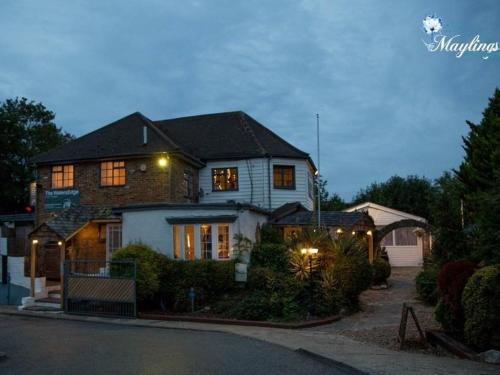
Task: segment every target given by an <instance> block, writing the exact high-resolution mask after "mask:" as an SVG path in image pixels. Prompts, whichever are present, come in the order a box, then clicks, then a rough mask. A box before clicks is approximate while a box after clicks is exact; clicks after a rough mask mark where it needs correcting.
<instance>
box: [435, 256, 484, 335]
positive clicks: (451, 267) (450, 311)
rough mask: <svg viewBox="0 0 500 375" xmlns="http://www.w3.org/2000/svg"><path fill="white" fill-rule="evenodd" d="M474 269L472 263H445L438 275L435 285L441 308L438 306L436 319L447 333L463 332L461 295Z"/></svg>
mask: <svg viewBox="0 0 500 375" xmlns="http://www.w3.org/2000/svg"><path fill="white" fill-rule="evenodd" d="M474 269H475V265H474V263H472V262H468V261H463V260H461V261H455V262H449V263H446V264H445V265H444V266H443V268H442V269H441V271H440V272H439V274H438V278H437V285H438V291H439V295H440V304H441V305H443V306H439V308H440V310H439V311H440V313H439V314H438V310H436V319H437V320H438V321H439V322H440V323H441V325H442V326H443V328H444V329H445V330H447V331H450V332H455V333H461V332H462V331H463V324H464V318H463V309H462V293H463V290H464V287H465V284H466V283H467V280H468V279H469V278H470V277H471V276H472V274H473V273H474ZM441 310H442V311H441ZM445 310H446V313H444V311H445Z"/></svg>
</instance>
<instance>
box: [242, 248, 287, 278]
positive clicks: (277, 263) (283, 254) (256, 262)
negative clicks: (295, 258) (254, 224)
mask: <svg viewBox="0 0 500 375" xmlns="http://www.w3.org/2000/svg"><path fill="white" fill-rule="evenodd" d="M289 259H290V251H289V250H288V247H287V246H286V245H285V244H284V243H264V242H261V243H259V244H256V245H255V247H254V249H253V251H252V255H251V264H252V266H261V267H269V268H272V269H273V270H275V271H280V272H285V271H287V269H288V262H289Z"/></svg>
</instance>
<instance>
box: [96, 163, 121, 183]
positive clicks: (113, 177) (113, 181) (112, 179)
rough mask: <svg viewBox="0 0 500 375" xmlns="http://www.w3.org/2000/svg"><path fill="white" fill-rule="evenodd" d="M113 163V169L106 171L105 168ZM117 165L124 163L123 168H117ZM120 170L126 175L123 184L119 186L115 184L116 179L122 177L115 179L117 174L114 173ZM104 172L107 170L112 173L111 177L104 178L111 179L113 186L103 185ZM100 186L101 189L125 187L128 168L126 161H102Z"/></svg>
mask: <svg viewBox="0 0 500 375" xmlns="http://www.w3.org/2000/svg"><path fill="white" fill-rule="evenodd" d="M109 163H111V169H109V168H106V169H103V166H104V165H105V164H109ZM115 163H117V164H119V163H123V166H118V167H115ZM119 169H123V171H124V173H123V184H118V183H116V184H115V178H117V179H118V178H119V177H120V176H116V177H115V173H114V171H115V170H119ZM103 170H106V171H111V177H104V178H105V179H109V178H111V184H103ZM99 181H100V186H101V187H106V188H107V187H117V186H125V185H126V184H127V168H126V163H125V160H107V161H101V164H100V179H99Z"/></svg>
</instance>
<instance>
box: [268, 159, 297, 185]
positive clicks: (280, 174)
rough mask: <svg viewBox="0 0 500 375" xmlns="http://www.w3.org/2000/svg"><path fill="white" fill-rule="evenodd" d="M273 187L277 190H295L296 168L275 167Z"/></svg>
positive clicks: (291, 166)
mask: <svg viewBox="0 0 500 375" xmlns="http://www.w3.org/2000/svg"><path fill="white" fill-rule="evenodd" d="M273 185H274V188H275V189H291V190H295V166H293V165H274V166H273Z"/></svg>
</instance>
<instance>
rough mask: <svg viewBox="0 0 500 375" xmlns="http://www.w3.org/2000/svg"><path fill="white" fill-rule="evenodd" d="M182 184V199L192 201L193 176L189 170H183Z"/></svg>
mask: <svg viewBox="0 0 500 375" xmlns="http://www.w3.org/2000/svg"><path fill="white" fill-rule="evenodd" d="M182 184H183V186H184V198H188V199H194V175H193V172H191V171H190V170H187V169H186V170H184V174H183V180H182Z"/></svg>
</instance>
